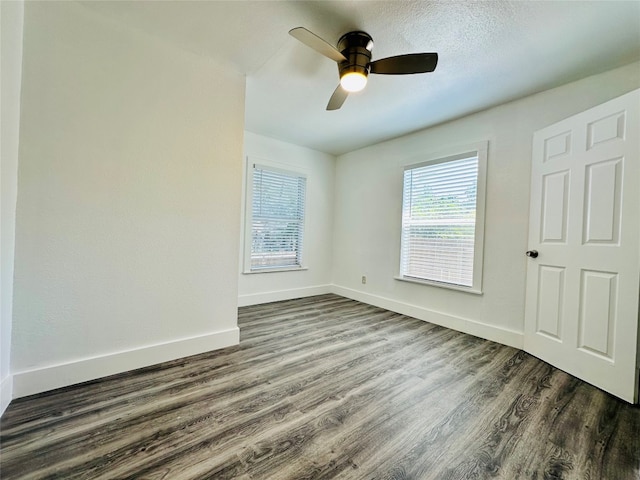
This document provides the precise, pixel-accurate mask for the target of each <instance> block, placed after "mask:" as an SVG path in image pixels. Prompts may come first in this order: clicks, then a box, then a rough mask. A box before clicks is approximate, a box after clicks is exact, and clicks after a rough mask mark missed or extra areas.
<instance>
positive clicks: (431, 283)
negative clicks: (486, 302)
mask: <svg viewBox="0 0 640 480" xmlns="http://www.w3.org/2000/svg"><path fill="white" fill-rule="evenodd" d="M393 278H395V279H396V280H399V281H401V282H409V283H418V284H420V285H427V286H430V287H438V288H446V289H447V290H456V291H458V292H465V293H472V294H474V295H482V290H478V289H475V288H472V287H462V286H460V285H453V284H451V283H443V282H434V281H433V280H421V279H419V278H415V277H403V276H400V275H398V276H395V277H393Z"/></svg>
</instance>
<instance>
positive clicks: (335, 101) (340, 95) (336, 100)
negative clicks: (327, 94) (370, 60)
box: [327, 85, 349, 110]
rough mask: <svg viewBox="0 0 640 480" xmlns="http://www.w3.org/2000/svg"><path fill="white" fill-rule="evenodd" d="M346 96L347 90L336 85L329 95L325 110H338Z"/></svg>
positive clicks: (347, 94)
mask: <svg viewBox="0 0 640 480" xmlns="http://www.w3.org/2000/svg"><path fill="white" fill-rule="evenodd" d="M348 96H349V92H347V91H346V90H345V89H344V88H342V87H341V86H340V85H338V88H336V89H335V90H334V91H333V95H331V98H330V99H329V103H328V104H327V110H338V109H339V108H340V107H341V106H342V104H343V103H344V101H345V100H346V99H347V97H348Z"/></svg>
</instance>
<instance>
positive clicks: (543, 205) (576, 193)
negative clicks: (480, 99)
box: [524, 90, 640, 403]
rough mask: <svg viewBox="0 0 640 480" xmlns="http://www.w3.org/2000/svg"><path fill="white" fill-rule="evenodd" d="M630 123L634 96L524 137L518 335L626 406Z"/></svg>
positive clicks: (637, 142)
mask: <svg viewBox="0 0 640 480" xmlns="http://www.w3.org/2000/svg"><path fill="white" fill-rule="evenodd" d="M639 115H640V90H635V91H633V92H631V93H628V94H626V95H623V96H622V97H618V98H616V99H614V100H611V101H609V102H607V103H605V104H603V105H599V106H597V107H595V108H592V109H590V110H588V111H586V112H583V113H580V114H578V115H575V116H573V117H571V118H568V119H566V120H563V121H561V122H559V123H557V124H555V125H551V126H549V127H547V128H545V129H543V130H540V131H538V132H536V133H535V134H534V137H533V158H532V169H531V175H532V176H531V211H530V220H529V248H530V249H531V250H530V251H529V252H527V255H530V256H529V260H528V262H529V264H528V268H527V293H526V309H525V336H524V349H525V350H526V351H527V352H529V353H531V354H533V355H535V356H537V357H538V358H541V359H542V360H545V361H547V362H549V363H551V364H552V365H554V366H556V367H558V368H560V369H561V370H564V371H566V372H568V373H571V374H572V375H575V376H576V377H579V378H581V379H583V380H585V381H587V382H589V383H591V384H593V385H595V386H597V387H599V388H601V389H603V390H606V391H607V392H610V393H612V394H614V395H616V396H618V397H620V398H622V399H624V400H626V401H628V402H632V403H635V402H637V401H638V397H637V392H638V390H637V389H638V385H637V382H638V370H637V363H636V362H637V347H638V343H639V337H638V321H639V320H638V319H639V316H638V299H639V295H640V294H639V292H640V194H639V192H640V122H639ZM532 252H533V253H532ZM536 253H537V254H538V255H537V256H535V254H536Z"/></svg>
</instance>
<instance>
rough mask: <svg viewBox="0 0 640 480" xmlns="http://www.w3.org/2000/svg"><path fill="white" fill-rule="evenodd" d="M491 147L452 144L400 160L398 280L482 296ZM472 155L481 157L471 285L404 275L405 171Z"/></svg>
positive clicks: (486, 142)
mask: <svg viewBox="0 0 640 480" xmlns="http://www.w3.org/2000/svg"><path fill="white" fill-rule="evenodd" d="M488 147H489V142H488V141H484V142H478V143H474V144H469V145H464V146H458V147H452V148H449V149H447V150H443V151H439V152H435V153H431V154H426V155H421V156H420V157H418V158H412V159H410V160H408V161H405V162H401V164H400V166H401V172H400V185H401V188H400V191H401V193H402V194H401V196H400V215H399V217H400V227H399V229H398V231H399V242H398V263H397V265H398V274H397V275H396V276H395V277H394V278H395V279H396V280H400V281H403V282H410V283H417V284H421V285H427V286H433V287H439V288H446V289H449V290H457V291H462V292H467V293H473V294H476V295H482V293H483V290H482V278H483V267H484V240H485V239H484V230H485V213H486V186H487V166H488V165H487V163H488ZM472 156H477V157H478V175H477V179H476V182H477V183H476V186H477V190H476V218H475V230H474V253H473V276H472V285H471V286H470V287H467V286H464V285H458V284H454V283H446V282H440V281H436V280H429V279H422V278H418V277H412V276H408V275H404V274H403V272H402V216H403V199H404V194H405V192H404V173H405V172H406V171H407V170H411V169H414V168H420V167H424V166H427V165H436V164H439V163H445V162H449V161H454V160H461V159H464V158H469V157H472Z"/></svg>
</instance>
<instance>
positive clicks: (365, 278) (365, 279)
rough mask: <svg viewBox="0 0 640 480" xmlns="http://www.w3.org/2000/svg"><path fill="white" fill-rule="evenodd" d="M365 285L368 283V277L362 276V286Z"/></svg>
mask: <svg viewBox="0 0 640 480" xmlns="http://www.w3.org/2000/svg"><path fill="white" fill-rule="evenodd" d="M365 283H367V277H366V276H365V275H362V284H363V285H364V284H365Z"/></svg>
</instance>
